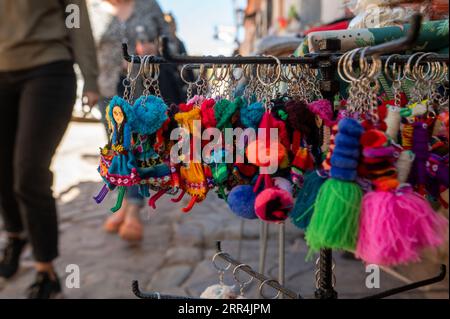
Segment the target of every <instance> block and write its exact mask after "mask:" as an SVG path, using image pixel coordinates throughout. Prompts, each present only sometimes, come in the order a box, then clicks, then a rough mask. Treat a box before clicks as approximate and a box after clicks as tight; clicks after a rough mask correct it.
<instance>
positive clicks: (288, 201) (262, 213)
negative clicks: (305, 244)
mask: <svg viewBox="0 0 450 319" xmlns="http://www.w3.org/2000/svg"><path fill="white" fill-rule="evenodd" d="M293 206H294V199H293V197H292V195H291V194H290V193H289V192H287V191H285V190H282V189H279V188H277V187H272V188H268V189H265V190H264V191H262V192H261V193H260V194H259V195H258V196H257V197H256V201H255V212H256V215H257V216H258V218H259V219H261V220H264V221H267V222H274V223H281V222H283V221H285V220H286V219H287V218H288V216H289V213H290V211H291V210H292V208H293Z"/></svg>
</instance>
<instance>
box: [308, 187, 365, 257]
mask: <svg viewBox="0 0 450 319" xmlns="http://www.w3.org/2000/svg"><path fill="white" fill-rule="evenodd" d="M362 196H363V192H362V190H361V188H360V187H359V185H357V184H355V183H353V182H344V181H340V180H337V179H333V178H331V179H329V180H327V181H326V182H325V184H323V186H322V187H321V188H320V191H319V194H318V195H317V199H316V204H315V205H316V206H315V209H314V214H313V216H312V218H311V223H310V224H309V227H308V230H307V232H306V241H307V243H308V246H309V248H310V254H312V253H316V252H318V251H319V250H320V249H324V248H325V249H326V248H328V249H338V250H341V249H342V250H348V251H354V250H355V249H356V242H357V237H358V228H359V227H358V226H359V214H360V206H361V201H362Z"/></svg>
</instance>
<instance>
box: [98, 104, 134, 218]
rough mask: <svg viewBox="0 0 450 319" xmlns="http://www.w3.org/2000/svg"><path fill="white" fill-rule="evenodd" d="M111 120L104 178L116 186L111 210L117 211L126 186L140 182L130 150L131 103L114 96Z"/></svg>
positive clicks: (110, 114) (110, 112)
mask: <svg viewBox="0 0 450 319" xmlns="http://www.w3.org/2000/svg"><path fill="white" fill-rule="evenodd" d="M109 117H110V121H111V127H112V134H111V143H110V144H111V149H112V151H113V154H114V155H113V158H112V161H111V165H110V167H109V169H108V173H107V174H106V179H107V180H108V182H109V183H111V184H112V185H115V186H117V187H118V191H119V196H118V198H117V203H116V206H115V207H114V208H112V209H111V210H112V211H113V212H117V211H118V210H119V209H120V208H121V207H122V201H123V198H124V196H125V193H126V189H127V187H131V186H134V185H136V184H138V183H139V182H140V178H139V174H138V172H137V168H136V160H135V157H134V155H133V153H132V152H131V139H132V131H131V126H130V123H132V121H133V118H134V116H133V111H132V107H131V105H130V104H129V103H128V102H127V101H125V100H124V99H122V98H120V97H118V96H116V97H114V98H113V99H112V101H111V103H110V108H109Z"/></svg>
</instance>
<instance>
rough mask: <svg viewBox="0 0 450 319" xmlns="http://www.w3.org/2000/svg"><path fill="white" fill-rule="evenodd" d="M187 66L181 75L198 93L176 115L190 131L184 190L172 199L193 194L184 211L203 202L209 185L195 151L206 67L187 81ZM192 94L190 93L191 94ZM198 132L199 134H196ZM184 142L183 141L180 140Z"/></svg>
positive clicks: (183, 162)
mask: <svg viewBox="0 0 450 319" xmlns="http://www.w3.org/2000/svg"><path fill="white" fill-rule="evenodd" d="M186 67H187V66H184V67H183V69H182V70H181V76H182V78H183V80H184V81H185V82H186V83H187V84H188V86H189V88H188V92H190V94H192V87H193V85H194V84H195V85H197V93H198V94H197V95H196V96H194V97H193V98H191V99H190V100H189V101H188V103H187V104H183V105H180V112H179V113H177V114H176V115H175V121H177V123H178V125H179V126H180V127H181V128H182V129H184V130H185V132H186V133H189V138H190V142H189V148H190V150H189V152H188V154H182V155H181V156H182V157H181V165H180V169H179V170H180V184H181V188H182V192H181V194H180V196H179V197H178V198H176V199H172V201H173V202H179V201H181V200H182V198H183V197H184V195H185V194H186V193H188V194H189V195H190V196H191V200H190V202H189V204H188V206H187V207H185V208H183V209H182V211H183V212H184V213H188V212H190V211H191V210H192V208H193V207H194V206H195V204H196V203H199V202H202V201H203V200H204V199H205V198H206V194H207V193H208V190H209V187H208V182H207V177H206V175H205V171H204V167H203V164H202V163H201V161H198V160H196V159H195V156H194V154H193V152H195V151H197V152H198V151H199V150H195V149H194V139H195V138H197V139H200V140H201V136H199V134H200V135H201V132H198V130H197V129H195V130H194V127H195V123H196V121H197V122H198V123H201V105H202V103H203V102H204V101H205V98H204V97H203V96H202V95H200V94H201V92H202V91H203V90H204V89H203V86H204V85H205V84H207V83H205V81H204V79H202V74H203V71H204V67H203V66H202V67H201V70H200V75H199V77H198V78H197V80H196V81H195V82H189V81H187V80H186V79H185V78H184V76H183V71H184V70H185V68H186ZM190 94H188V95H189V96H190ZM195 134H197V135H195ZM180 142H182V141H180Z"/></svg>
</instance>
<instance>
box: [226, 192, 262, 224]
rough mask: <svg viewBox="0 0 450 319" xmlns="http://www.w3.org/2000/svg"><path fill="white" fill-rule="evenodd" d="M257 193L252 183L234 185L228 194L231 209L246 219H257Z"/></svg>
mask: <svg viewBox="0 0 450 319" xmlns="http://www.w3.org/2000/svg"><path fill="white" fill-rule="evenodd" d="M255 200H256V194H255V192H254V191H253V186H251V185H240V186H236V187H234V188H233V189H232V190H231V192H230V193H229V194H228V198H227V202H228V206H229V207H230V209H231V211H232V212H233V213H234V214H236V215H237V216H239V217H242V218H244V219H257V218H258V216H257V215H256V213H255Z"/></svg>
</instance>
